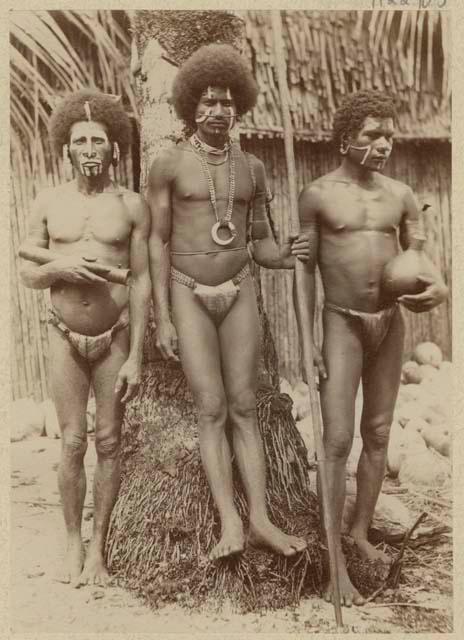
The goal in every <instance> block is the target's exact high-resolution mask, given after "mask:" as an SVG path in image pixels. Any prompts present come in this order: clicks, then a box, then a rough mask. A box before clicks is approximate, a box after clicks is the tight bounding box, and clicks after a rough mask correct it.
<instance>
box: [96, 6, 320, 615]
mask: <svg viewBox="0 0 464 640" xmlns="http://www.w3.org/2000/svg"><path fill="white" fill-rule="evenodd" d="M133 32H134V43H135V47H136V49H137V56H138V59H137V57H136V58H135V61H133V64H132V67H133V69H134V70H135V71H137V70H138V69H139V72H138V75H137V84H138V100H139V103H138V107H139V110H140V122H141V149H142V159H141V161H142V178H141V184H142V186H143V185H144V184H145V182H146V175H147V169H148V167H149V166H150V164H151V162H152V161H153V158H154V156H155V155H156V154H157V153H159V152H160V151H161V149H163V148H165V147H166V145H168V144H172V142H173V141H174V140H176V139H177V138H179V137H180V125H179V123H178V121H176V119H175V117H174V114H173V110H172V108H171V106H170V105H169V103H168V97H169V95H170V89H171V83H172V80H173V78H174V76H175V74H176V71H177V68H176V66H175V64H172V62H175V63H177V64H179V63H182V62H183V61H184V60H185V59H186V58H187V57H188V56H189V55H190V54H191V53H192V52H193V51H194V50H196V49H197V48H198V47H199V46H201V45H202V44H207V43H210V42H228V43H230V44H233V45H234V46H236V47H239V45H240V41H241V38H242V36H243V33H242V21H241V19H240V18H239V17H238V16H237V15H235V14H233V13H232V12H225V11H138V12H136V13H135V15H134V16H133ZM256 289H257V294H258V300H259V306H260V313H261V318H262V329H263V331H262V358H261V375H260V388H259V391H258V399H257V409H258V420H259V427H260V431H261V436H262V439H263V443H264V449H265V456H266V461H267V500H268V508H269V512H270V515H271V519H272V520H273V521H274V522H275V524H277V525H278V526H280V527H281V528H282V529H284V530H285V531H287V532H289V533H293V534H297V535H301V536H303V537H305V538H306V539H307V540H308V549H307V550H306V551H305V552H304V553H302V554H300V555H298V556H297V557H295V558H292V559H286V560H285V559H283V558H281V557H278V556H276V555H275V554H272V553H271V552H269V551H265V550H256V549H250V548H248V549H247V550H246V552H245V553H244V554H243V555H242V556H241V558H240V559H239V560H228V561H221V562H217V563H212V562H210V561H208V560H207V556H208V552H209V550H210V549H211V547H212V546H213V545H214V544H215V543H216V542H217V541H218V540H219V535H220V523H219V518H218V514H217V511H216V509H215V507H214V504H213V500H212V497H211V494H210V490H209V487H208V484H207V480H206V477H205V474H204V472H203V468H202V465H201V460H200V454H199V447H198V439H197V433H196V414H195V409H194V405H193V402H192V397H191V395H190V392H189V389H188V387H187V384H186V380H185V377H184V375H183V372H182V369H181V367H180V366H179V365H177V364H173V363H166V362H164V361H162V360H161V359H160V357H159V355H157V353H156V350H155V347H154V335H153V325H152V324H151V325H150V328H149V330H148V332H147V336H146V340H145V349H144V355H145V364H144V374H143V381H142V385H141V389H140V392H139V395H138V397H137V398H136V399H135V400H134V401H133V402H132V403H131V404H130V405H129V406H128V407H127V410H126V416H125V421H124V426H123V442H122V458H123V472H122V474H123V475H122V484H121V490H120V494H119V498H118V501H117V503H116V506H115V508H114V511H113V515H112V520H111V524H110V530H109V534H108V540H107V556H108V562H109V565H110V568H111V570H112V571H113V572H114V573H116V574H117V575H119V576H120V577H121V578H122V579H123V581H124V583H125V584H126V585H127V586H128V587H129V588H132V589H135V590H136V591H137V592H138V593H140V594H142V595H144V596H145V597H146V598H147V599H148V600H149V602H150V603H151V604H153V605H155V606H156V605H158V604H159V603H160V602H161V601H164V600H169V599H170V598H176V599H179V597H181V598H186V599H193V600H194V601H198V600H201V599H202V598H203V597H205V596H208V595H214V596H216V597H218V596H221V597H229V598H230V599H231V600H232V601H234V602H235V603H236V604H238V605H239V606H240V607H241V608H242V609H247V608H248V609H249V608H254V607H257V606H266V605H267V606H272V607H276V606H279V605H284V604H288V603H290V602H296V601H298V599H299V598H300V596H301V595H302V594H303V593H305V594H307V593H311V592H314V591H315V590H317V589H318V588H319V586H320V584H321V573H322V571H321V555H320V538H319V516H318V509H317V500H316V497H315V495H314V493H312V492H311V491H310V488H309V466H308V461H307V451H306V449H305V445H304V443H303V441H302V439H301V436H300V434H299V432H298V430H297V428H296V426H295V422H294V420H293V418H292V415H291V400H290V398H289V397H288V396H286V395H284V394H280V392H279V375H278V366H277V358H276V353H275V349H274V344H273V341H272V337H271V334H270V332H269V327H268V323H267V319H266V317H265V315H264V313H263V307H262V300H261V296H260V291H259V287H258V286H257V287H256ZM234 476H235V488H236V503H237V507H238V509H239V512H240V514H241V516H242V517H243V519H244V522H245V526H246V524H247V522H246V521H247V507H246V500H245V497H244V493H243V489H242V486H241V483H240V479H239V477H238V474H237V471H236V470H234ZM179 594H183V595H179Z"/></svg>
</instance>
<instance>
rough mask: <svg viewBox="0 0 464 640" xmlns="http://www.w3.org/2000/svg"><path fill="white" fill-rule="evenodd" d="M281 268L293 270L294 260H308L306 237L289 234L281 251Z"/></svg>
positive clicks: (307, 240)
mask: <svg viewBox="0 0 464 640" xmlns="http://www.w3.org/2000/svg"><path fill="white" fill-rule="evenodd" d="M280 255H281V259H282V265H283V266H282V268H283V269H294V268H295V258H297V259H298V260H301V262H308V260H309V239H308V236H305V235H298V234H291V235H290V236H289V237H288V240H286V242H284V244H283V247H282V250H281V254H280Z"/></svg>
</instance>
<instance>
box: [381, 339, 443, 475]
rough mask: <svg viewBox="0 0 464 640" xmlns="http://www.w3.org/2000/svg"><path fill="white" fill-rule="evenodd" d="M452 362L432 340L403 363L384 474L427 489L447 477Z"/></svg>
mask: <svg viewBox="0 0 464 640" xmlns="http://www.w3.org/2000/svg"><path fill="white" fill-rule="evenodd" d="M451 394H452V363H451V362H448V361H446V360H443V356H442V353H441V351H440V348H439V347H438V346H437V345H436V344H434V343H433V342H422V343H420V344H418V345H417V347H416V348H415V350H414V352H413V354H412V359H411V360H408V361H407V362H405V364H404V365H403V370H402V377H401V385H400V389H399V393H398V399H397V402H396V407H395V413H394V420H393V424H392V428H391V433H390V442H389V447H388V461H387V465H388V474H389V476H390V477H392V478H398V480H399V482H400V484H406V485H407V484H413V485H421V486H428V487H439V486H443V485H447V484H448V482H449V481H450V479H451V449H452V427H451V425H452V422H451V420H452V416H451V406H452V396H451Z"/></svg>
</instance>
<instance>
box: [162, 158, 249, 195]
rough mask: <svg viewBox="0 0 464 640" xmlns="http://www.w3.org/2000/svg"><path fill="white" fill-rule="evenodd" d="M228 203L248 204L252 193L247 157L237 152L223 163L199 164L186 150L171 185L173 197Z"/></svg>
mask: <svg viewBox="0 0 464 640" xmlns="http://www.w3.org/2000/svg"><path fill="white" fill-rule="evenodd" d="M212 195H213V197H214V198H215V199H216V200H217V201H218V202H221V201H222V202H228V201H229V199H230V197H231V196H233V202H234V204H235V203H236V204H247V203H248V202H249V201H250V200H251V198H252V195H253V180H252V176H251V171H250V168H249V166H248V163H247V162H246V160H245V159H244V158H243V157H242V156H241V155H240V156H235V158H234V160H233V161H231V159H230V158H229V159H228V160H227V161H226V162H224V163H222V164H217V165H216V164H210V163H207V164H205V163H204V162H203V163H202V162H201V160H200V158H199V157H198V155H196V154H194V153H187V152H186V153H185V154H184V159H183V161H182V163H181V166H180V167H179V171H178V174H177V178H176V181H175V185H174V196H175V198H176V200H178V201H183V202H189V201H190V202H195V201H197V202H204V201H210V200H211V196H212Z"/></svg>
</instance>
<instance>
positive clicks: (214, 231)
mask: <svg viewBox="0 0 464 640" xmlns="http://www.w3.org/2000/svg"><path fill="white" fill-rule="evenodd" d="M190 144H191V145H192V146H193V148H194V149H195V150H196V151H197V152H198V157H199V158H200V162H201V167H202V169H203V173H204V175H205V177H206V182H207V183H208V191H209V200H210V202H211V207H212V209H213V212H214V217H215V218H216V222H215V224H213V226H212V227H211V237H212V238H213V241H214V242H215V243H216V244H218V245H220V246H225V245H228V244H230V243H231V242H232V241H233V239H234V238H235V237H236V235H237V230H236V228H235V225H234V224H233V223H232V222H231V218H232V212H233V208H234V195H235V156H234V152H233V147H232V145H231V143H230V142H227V143H226V144H225V145H224V148H223V149H220V150H218V149H216V148H215V147H212V148H213V149H214V151H212V152H210V151H209V149H210V148H211V147H210V146H209V145H206V144H205V143H204V142H203V141H202V140H200V139H199V138H198V136H196V135H195V134H194V135H193V136H192V137H191V138H190ZM224 151H225V152H226V154H227V155H228V154H229V152H230V164H229V197H228V201H227V209H226V213H225V216H224V217H223V218H220V217H219V213H218V208H217V201H216V189H215V188H214V180H213V177H212V175H211V172H210V170H209V167H208V161H207V159H206V153H215V154H216V155H217V154H218V153H224ZM227 155H226V159H227ZM221 164H222V163H221ZM219 229H227V230H228V231H229V233H230V237H229V238H227V239H225V240H223V239H221V238H220V237H219V235H218V232H219Z"/></svg>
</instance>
